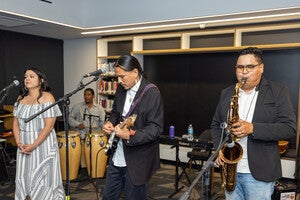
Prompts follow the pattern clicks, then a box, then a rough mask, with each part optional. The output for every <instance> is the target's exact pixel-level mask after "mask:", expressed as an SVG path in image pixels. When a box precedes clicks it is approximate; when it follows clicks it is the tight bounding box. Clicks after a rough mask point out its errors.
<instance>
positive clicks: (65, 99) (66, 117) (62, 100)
mask: <svg viewBox="0 0 300 200" xmlns="http://www.w3.org/2000/svg"><path fill="white" fill-rule="evenodd" d="M98 79H99V77H94V78H93V79H92V80H91V81H89V82H87V83H85V84H83V83H82V79H81V81H80V82H79V85H78V87H77V89H75V90H73V91H72V92H70V93H68V94H66V95H65V96H63V97H62V98H60V99H59V100H58V101H56V102H54V103H53V104H51V105H49V106H47V107H46V108H44V109H42V110H41V111H39V112H37V113H36V114H34V115H32V116H30V117H29V118H27V119H25V120H24V121H25V122H26V123H27V122H29V121H31V120H32V119H34V118H36V117H37V116H38V115H40V114H42V113H44V112H45V111H46V110H48V109H50V108H52V107H53V106H55V105H58V104H59V103H62V106H63V118H64V127H65V136H66V189H65V194H66V199H68V200H69V199H70V171H69V169H70V168H69V138H68V136H69V113H70V112H69V104H70V99H69V98H70V97H71V96H72V95H73V94H75V93H77V92H78V91H80V90H82V89H83V88H85V87H86V86H87V85H89V84H91V83H92V82H94V81H97V80H98Z"/></svg>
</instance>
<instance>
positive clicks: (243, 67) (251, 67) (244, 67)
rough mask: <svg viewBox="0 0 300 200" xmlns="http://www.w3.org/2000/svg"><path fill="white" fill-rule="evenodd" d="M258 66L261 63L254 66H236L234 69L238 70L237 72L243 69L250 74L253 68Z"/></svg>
mask: <svg viewBox="0 0 300 200" xmlns="http://www.w3.org/2000/svg"><path fill="white" fill-rule="evenodd" d="M260 64H261V63H258V64H256V65H237V66H235V69H236V70H239V71H244V69H246V70H247V72H251V71H253V70H254V68H255V67H257V66H258V65H260Z"/></svg>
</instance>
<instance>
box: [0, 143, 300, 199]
mask: <svg viewBox="0 0 300 200" xmlns="http://www.w3.org/2000/svg"><path fill="white" fill-rule="evenodd" d="M11 152H15V149H12V150H10V149H9V148H8V153H9V155H8V157H7V158H6V159H5V161H3V159H2V158H3V157H2V155H3V154H2V155H1V156H0V200H13V199H14V190H15V185H14V179H15V160H14V159H13V158H14V157H15V156H14V155H12V154H13V153H11ZM1 153H2V152H1ZM4 157H5V156H4ZM11 158H12V159H11ZM4 163H6V166H7V171H8V173H6V172H5V171H6V170H5V165H4ZM183 165H184V163H183ZM181 172H182V169H181V167H179V170H178V173H179V174H181ZM179 174H178V175H177V176H176V167H175V166H174V163H170V162H166V161H163V160H162V161H161V168H160V169H159V170H158V171H157V172H156V173H155V174H154V175H153V177H152V178H151V180H150V182H149V185H148V199H149V200H167V199H182V200H186V199H190V200H195V199H210V200H223V199H225V197H224V190H223V189H222V188H221V179H220V173H219V172H218V170H217V169H216V170H215V172H214V173H213V176H212V179H205V180H206V181H203V180H202V179H203V176H201V174H202V172H201V171H198V170H196V169H189V168H188V169H186V174H182V176H181V177H180V179H179V180H178V181H175V180H176V177H179ZM187 177H189V180H190V181H191V182H193V181H194V180H197V181H195V183H196V184H194V183H192V185H193V187H191V184H190V183H189V181H188V179H187ZM4 179H5V180H4ZM209 180H212V181H209ZM207 181H208V182H210V183H211V184H212V185H211V188H212V190H211V191H210V192H205V189H209V188H210V187H209V186H207V187H205V186H204V184H202V183H203V182H204V183H205V182H207ZM104 182H105V178H98V179H90V178H89V176H88V175H87V170H86V168H82V169H80V170H79V173H78V177H77V178H76V179H75V180H72V181H71V182H70V184H68V185H66V183H64V188H65V191H67V192H66V194H67V195H68V198H67V199H71V200H86V199H88V200H101V199H102V191H103V188H104ZM176 183H177V184H176ZM284 186H286V185H284ZM283 189H284V190H286V189H288V188H283ZM206 194H209V196H208V195H206ZM121 199H124V198H122V196H121ZM279 199H280V198H274V200H279ZM295 199H296V200H300V195H299V194H297V197H296V198H295Z"/></svg>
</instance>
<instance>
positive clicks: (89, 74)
mask: <svg viewBox="0 0 300 200" xmlns="http://www.w3.org/2000/svg"><path fill="white" fill-rule="evenodd" d="M104 72H105V71H104V70H103V69H98V70H97V71H94V72H91V73H88V74H85V75H84V76H83V78H86V77H90V76H99V75H100V74H103V73H104Z"/></svg>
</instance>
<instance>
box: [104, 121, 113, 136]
mask: <svg viewBox="0 0 300 200" xmlns="http://www.w3.org/2000/svg"><path fill="white" fill-rule="evenodd" d="M114 129H115V128H114V126H113V124H112V123H111V122H110V121H107V122H106V123H105V124H104V125H103V130H104V131H105V132H106V133H107V134H111V133H112V132H113V131H114Z"/></svg>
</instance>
